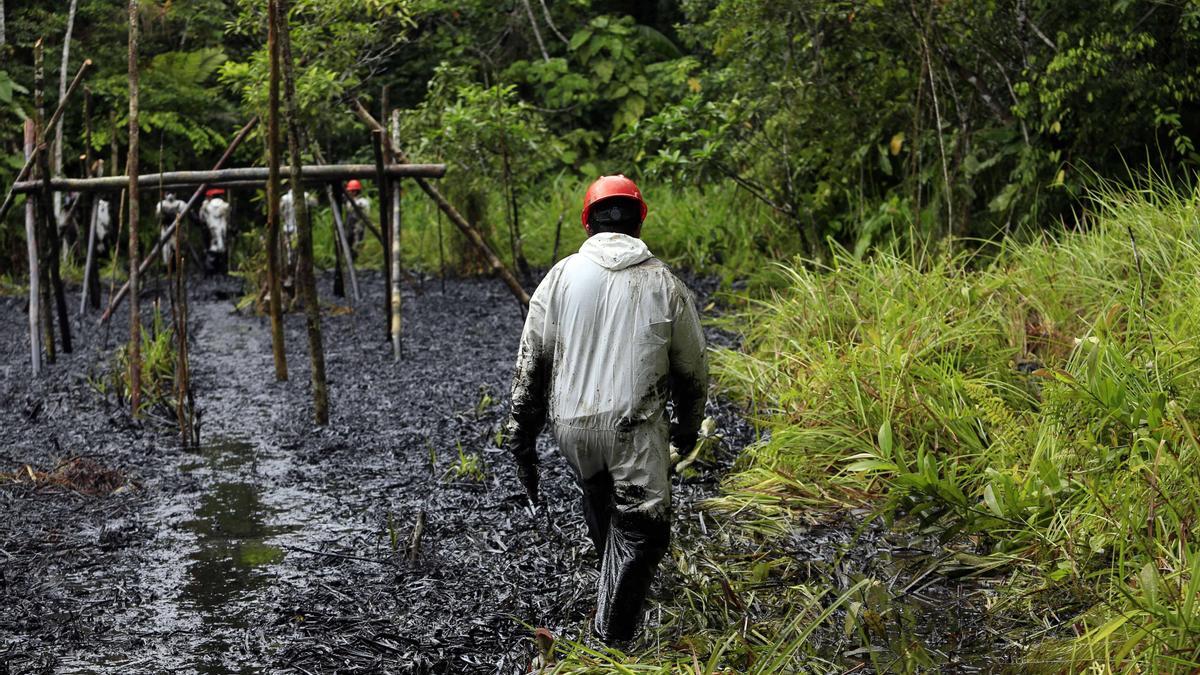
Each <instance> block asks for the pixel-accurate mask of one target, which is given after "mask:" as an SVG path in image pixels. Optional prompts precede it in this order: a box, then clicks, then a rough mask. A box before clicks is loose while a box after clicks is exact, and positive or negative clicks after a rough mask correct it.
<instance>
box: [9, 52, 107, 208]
mask: <svg viewBox="0 0 1200 675" xmlns="http://www.w3.org/2000/svg"><path fill="white" fill-rule="evenodd" d="M91 67H92V60H91V59H87V60H85V61H84V62H83V63H82V64H81V65H80V66H79V70H78V71H77V72H76V73H75V78H74V79H73V80H71V86H69V87H67V95H66V96H64V97H63V98H62V100H60V101H59V102H58V107H57V108H55V110H54V114H53V115H51V116H50V121H49V122H47V123H46V125H47V126H54V125H55V124H58V119H59V118H60V117H62V114H63V111H64V110H66V105H67V100H68V99H70V98H71V94H72V93H74V92H75V88H76V87H78V86H79V83H80V82H82V81H83V76H84V74H86V73H87V71H88V69H89V68H91ZM42 152H45V148H43V147H42V146H40V145H39V146H35V147H34V148H33V154H32V155H30V156H29V157H28V158H26V160H25V164H24V165H23V166H22V167H21V170H20V171H18V172H17V177H16V180H14V181H13V184H12V185H10V186H9V188H8V193H7V194H5V196H4V202H3V203H2V204H0V222H3V221H4V217H5V216H6V215H8V210H9V209H10V208H12V205H13V199H14V198H15V196H16V190H15V189H14V188H16V186H17V183H20V182H23V181H25V179H27V178H28V177H29V172H30V171H31V170H33V164H34V162H35V161H36V159H37V156H38V155H39V154H41V153H42ZM35 189H37V188H36V186H30V187H29V188H28V189H27V190H26V192H31V191H33V190H35Z"/></svg>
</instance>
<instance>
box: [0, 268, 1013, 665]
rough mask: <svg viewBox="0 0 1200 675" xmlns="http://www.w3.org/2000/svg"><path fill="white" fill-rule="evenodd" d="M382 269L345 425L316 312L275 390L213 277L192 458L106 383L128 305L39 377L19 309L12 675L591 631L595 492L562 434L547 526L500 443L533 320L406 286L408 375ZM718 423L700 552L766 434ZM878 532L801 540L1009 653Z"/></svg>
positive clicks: (313, 661) (203, 284) (8, 374)
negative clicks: (516, 366)
mask: <svg viewBox="0 0 1200 675" xmlns="http://www.w3.org/2000/svg"><path fill="white" fill-rule="evenodd" d="M365 276H366V278H365V279H364V280H363V288H364V291H368V294H367V295H366V296H365V297H364V298H363V300H362V302H361V303H360V305H359V307H358V311H356V312H353V313H349V312H346V311H344V305H345V304H346V301H345V300H343V299H331V298H330V294H329V286H328V279H325V280H324V281H323V286H322V289H321V290H322V297H323V298H325V299H326V302H328V303H329V304H328V305H327V306H326V307H325V312H324V318H323V326H324V331H325V345H326V361H327V371H328V374H329V384H330V392H331V410H332V414H331V422H330V424H329V425H328V426H326V427H324V428H318V427H315V426H314V425H313V424H312V423H311V421H310V419H311V412H310V411H311V408H310V401H309V395H308V392H309V386H308V381H309V371H308V356H307V346H306V333H305V330H304V323H303V316H302V314H301V313H300V312H296V313H293V314H290V315H288V317H287V328H286V337H287V345H288V365H289V367H290V376H291V378H290V381H288V382H283V383H279V382H275V380H274V374H273V366H272V359H271V345H270V332H269V325H268V323H267V321H266V320H265V318H263V317H257V316H253V315H251V314H249V313H245V312H244V313H235V312H234V311H233V309H234V303H235V301H236V300H237V299H238V297H239V296H240V294H241V284H240V282H239V281H237V280H236V279H230V278H221V279H207V280H203V281H199V280H198V281H196V282H195V283H194V285H193V289H192V294H191V295H192V300H191V303H192V306H191V311H192V322H191V332H192V354H191V355H192V361H191V363H192V369H193V377H194V386H195V393H196V403H197V407H198V408H199V410H200V412H201V415H202V416H201V440H202V444H201V446H200V447H199V448H186V449H185V448H181V447H180V444H179V442H178V440H177V438H176V437H175V436H174V435H173V433H172V432H171V428H170V427H169V425H168V424H167V423H168V422H169V420H167V419H166V418H165V417H163V419H161V420H157V421H156V420H155V419H150V420H148V421H143V422H139V423H134V422H132V421H131V420H130V417H129V416H128V414H126V413H125V412H124V410H123V408H122V407H121V406H120V405H119V404H118V403H117V402H116V399H115V396H114V395H113V394H112V393H111V392H109V393H107V394H102V393H101V392H100V391H99V390H98V386H97V384H96V383H97V382H103V381H104V380H105V373H106V372H107V371H108V369H109V368H110V364H111V361H112V350H113V349H114V347H115V346H116V345H117V344H120V343H122V342H123V341H124V340H125V336H126V331H127V325H128V319H127V315H125V314H123V313H119V314H118V316H117V317H116V318H115V319H114V322H113V326H112V328H111V334H109V335H107V336H106V334H105V331H104V330H102V329H97V328H96V327H95V326H94V317H93V318H90V319H89V320H88V321H86V324H85V325H83V326H80V327H79V329H78V330H77V331H76V334H75V338H76V343H77V347H76V351H75V353H74V354H70V355H59V362H58V363H57V364H55V365H52V366H49V367H48V368H47V371H48V373H47V374H46V375H44V376H43V377H42V378H40V379H36V380H35V379H32V378H31V377H30V376H29V366H28V359H29V356H28V346H27V342H26V338H25V331H26V326H27V324H26V323H25V314H24V302H23V300H22V299H21V298H12V297H9V298H0V674H5V673H8V672H14V673H15V672H72V673H74V672H86V673H127V672H166V671H170V672H195V673H225V672H235V673H236V672H299V673H317V672H333V671H337V672H392V673H410V672H411V673H475V672H478V673H494V672H500V673H513V672H525V670H526V667H527V665H528V663H529V661H530V658H531V656H532V654H533V651H534V648H533V644H532V640H531V639H530V636H531V632H532V627H534V626H547V627H549V628H551V629H552V630H554V631H557V632H561V633H563V634H566V635H571V636H579V635H581V634H582V633H583V632H584V626H585V625H586V623H587V619H588V615H589V612H590V611H591V608H592V604H593V600H594V598H593V594H594V590H593V587H594V584H595V580H596V576H597V573H596V571H595V570H596V566H597V565H596V555H595V553H594V552H593V551H592V550H591V546H590V544H588V543H587V538H586V536H585V534H584V532H585V530H584V526H583V522H582V518H581V516H580V514H579V508H578V498H579V491H578V489H577V488H576V487H575V486H574V485H573V484H572V481H571V480H570V477H569V475H568V472H567V469H566V466H565V464H564V462H563V461H562V460H561V459H559V458H558V457H557V456H556V454H555V449H554V447H553V445H552V443H551V441H550V439H549V438H547V435H546V434H543V439H542V443H541V445H540V446H539V452H540V455H541V457H542V479H543V480H542V490H543V496H544V498H545V503H546V505H547V506H546V508H545V509H544V510H542V511H539V512H532V511H530V510H529V508H528V507H527V506H526V505H525V500H524V498H523V497H522V493H521V491H520V488H519V486H518V483H517V481H516V479H515V473H514V471H513V467H512V465H511V462H509V461H508V458H507V457H506V456H505V455H504V453H502V452H501V451H500V450H498V449H497V448H496V446H495V440H494V439H495V434H496V432H497V430H498V429H499V426H500V424H501V423H502V421H503V418H504V415H505V412H506V399H507V388H508V380H509V378H510V376H511V372H512V363H513V359H514V357H515V352H516V346H517V340H518V338H519V335H520V329H521V321H522V315H521V312H520V309H519V307H518V305H517V304H516V302H515V301H514V300H513V299H512V298H511V296H510V295H508V293H507V291H506V290H505V289H504V287H503V286H501V285H500V284H498V283H496V282H494V281H489V280H456V281H447V283H446V285H445V291H444V293H443V292H442V291H441V290H440V285H439V284H438V282H437V281H426V282H425V283H424V284H418V283H413V284H410V285H408V286H407V287H406V289H405V292H404V358H403V359H402V360H401V361H400V362H399V363H395V362H393V360H392V357H391V349H390V344H388V343H387V342H386V341H385V340H384V326H385V324H384V322H383V313H382V295H381V286H382V284H381V283H380V279H379V277H378V276H377V275H370V274H368V275H365ZM694 285H695V286H697V289H696V290H698V291H699V293H700V294H701V295H702V296H703V295H707V292H708V291H711V287H708V288H705V284H703V283H696V284H694ZM151 289H153V284H151ZM152 296H153V290H152V291H151V292H150V293H147V296H146V297H145V299H144V301H143V306H144V307H146V309H145V310H144V313H149V312H150V311H151V310H150V307H151V303H152ZM71 301H72V302H73V303H74V302H77V300H76V298H75V296H73V295H72V296H71ZM702 304H707V303H702ZM72 306H77V305H74V304H73V305H72ZM164 311H166V310H165V309H164ZM709 337H710V341H712V342H717V343H727V342H728V337H727V336H725V335H722V334H719V333H718V332H716V331H710V336H709ZM709 412H710V414H713V415H714V416H715V417H716V418H717V421H718V426H719V429H720V431H721V433H722V434H723V435H724V437H725V439H726V443H725V447H724V450H723V453H722V456H721V461H720V462H719V466H718V467H709V468H708V469H707V470H705V471H704V472H702V474H701V475H700V476H699V477H698V478H694V479H691V480H688V481H682V480H681V479H679V478H676V479H675V483H676V485H675V513H674V519H675V535H676V541H677V542H680V543H681V544H686V543H687V542H689V541H690V542H692V544H691V545H693V546H699V545H701V544H697V543H696V542H699V541H702V539H701V538H700V536H699V532H700V528H702V527H704V526H703V519H702V518H700V517H699V515H698V513H699V512H698V503H699V501H700V500H701V499H703V498H704V497H707V496H711V495H713V494H714V493H715V491H716V485H717V481H718V479H719V478H720V473H721V471H722V469H723V468H727V467H728V466H729V464H730V462H731V461H732V459H733V458H734V456H735V455H736V453H737V452H738V451H739V450H740V449H741V448H742V447H743V446H744V445H745V444H746V443H747V442H749V440H750V439H751V438H752V432H751V430H750V428H749V426H748V425H747V423H746V422H745V421H744V420H742V419H741V418H740V417H739V416H738V415H737V414H736V411H735V410H734V407H733V406H732V405H730V404H728V403H725V402H710V404H709ZM472 458H478V460H479V466H478V469H481V470H482V473H483V476H484V477H483V479H482V480H481V481H480V480H477V479H475V478H474V477H473V475H472V474H473V473H474V472H473V471H472V469H473V466H472ZM710 518H711V516H710ZM708 522H709V527H711V526H712V524H713V521H712V520H709V521H708ZM418 524H420V526H418ZM859 525H860V523H859V522H857V521H856V520H855V519H853V518H851V517H844V518H838V519H833V520H829V521H828V522H825V523H824V524H821V525H818V526H815V527H811V528H808V529H803V528H799V527H798V529H797V531H796V534H795V537H794V541H792V542H790V547H791V548H790V549H789V550H794V552H795V555H796V557H797V559H799V560H802V561H803V562H804V564H805V566H806V568H808V569H811V570H812V574H813V575H814V577H818V578H817V579H816V580H817V581H820V580H821V579H825V578H827V579H828V583H830V584H831V585H832V586H834V587H835V588H844V587H846V586H847V585H849V584H850V583H851V578H852V577H859V576H860V575H863V574H869V575H873V576H877V577H880V578H890V579H891V582H892V584H893V585H895V586H896V589H897V593H898V594H899V595H903V596H906V598H907V599H906V600H904V602H905V603H907V604H904V605H903V606H902V607H901V609H902V610H903V612H901V613H900V616H901V617H902V618H901V621H900V623H898V624H897V625H898V626H899V629H900V630H901V635H899V637H900V638H901V639H904V640H913V639H918V640H921V641H923V642H924V643H925V644H927V645H928V647H929V649H930V651H931V652H932V653H933V654H934V656H935V658H936V659H937V660H938V662H939V663H940V664H941V665H942V666H943V667H949V668H951V669H955V670H963V671H968V672H969V671H972V670H975V668H973V667H972V665H971V664H973V663H974V664H978V663H987V661H986V659H983V660H981V657H980V653H979V651H978V650H979V649H980V646H981V645H982V646H983V648H985V649H986V648H988V647H989V645H988V641H989V640H990V638H986V639H983V640H982V641H981V640H980V638H979V637H978V636H979V635H981V634H982V632H983V631H982V629H981V622H982V620H983V619H982V616H983V615H982V613H981V611H980V609H979V607H978V606H977V605H978V602H975V601H971V600H970V599H968V598H967V597H966V595H967V594H966V591H964V590H963V589H959V588H957V587H955V586H954V585H953V584H952V583H946V582H944V581H943V580H942V579H940V578H938V577H937V576H936V575H935V576H930V575H929V571H928V570H929V569H932V567H929V566H927V565H926V561H927V560H928V559H930V558H931V556H932V555H933V554H934V553H935V551H934V550H933V548H936V547H931V550H929V551H925V552H921V551H917V553H918V554H920V555H919V557H917V558H916V560H915V562H907V561H906V560H907V557H908V556H911V555H912V553H911V552H912V551H913V550H915V549H913V548H911V547H909V546H907V544H906V542H904V541H901V542H900V543H899V544H897V538H896V537H894V536H893V535H892V533H889V532H887V531H885V530H883V529H882V528H881V527H879V526H878V525H874V526H871V527H868V528H865V529H863V530H862V531H860V530H859ZM416 529H419V530H421V532H422V533H421V535H420V537H419V541H418V543H417V544H416V545H415V546H413V544H412V539H413V533H414V530H416ZM414 549H415V550H414ZM906 551H907V553H906ZM730 553H735V552H733V551H731V552H730ZM664 567H666V566H665V565H664ZM670 585H671V584H670V579H668V580H666V581H664V582H661V583H659V584H657V585H656V587H655V589H654V590H653V591H652V595H657V596H658V597H661V596H662V594H664V593H669V592H670ZM968 590H971V592H975V591H977V590H978V589H977V588H976V589H968ZM901 591H902V592H901ZM651 604H653V603H651ZM649 616H650V617H651V620H653V617H654V612H653V611H651V612H650V613H649ZM830 640H831V641H830V642H829V653H830V656H831V657H833V658H838V657H839V655H840V656H841V657H843V658H844V660H845V662H846V663H847V664H848V665H852V664H854V663H859V667H860V668H865V669H866V670H871V669H872V667H871V665H870V663H868V662H867V661H866V660H865V659H866V658H867V656H869V654H867V652H864V651H863V650H861V649H860V650H853V649H852V648H853V647H855V646H856V644H855V643H853V642H852V641H849V642H848V641H847V640H846V638H845V637H844V636H843V635H842V632H841V630H840V628H839V629H838V630H836V631H833V633H831V637H830ZM856 652H857V653H858V655H857V656H856V655H855V654H856ZM864 654H866V655H865V656H864Z"/></svg>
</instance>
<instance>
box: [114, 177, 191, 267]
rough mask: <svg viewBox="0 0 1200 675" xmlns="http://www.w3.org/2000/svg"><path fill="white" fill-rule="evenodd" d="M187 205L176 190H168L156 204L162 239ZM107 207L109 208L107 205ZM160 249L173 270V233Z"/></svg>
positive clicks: (164, 262)
mask: <svg viewBox="0 0 1200 675" xmlns="http://www.w3.org/2000/svg"><path fill="white" fill-rule="evenodd" d="M186 206H187V202H184V201H183V200H181V199H177V198H176V197H175V193H174V192H168V193H167V194H166V196H164V197H163V198H162V200H161V201H159V202H158V204H156V205H155V206H154V215H155V216H157V217H158V236H159V238H160V239H161V238H162V237H164V236H166V234H167V229H168V228H169V227H171V224H172V223H174V222H175V219H176V218H177V217H178V216H179V214H181V213H183V210H184V208H185V207H186ZM105 208H106V210H107V207H105ZM181 224H182V223H181ZM180 234H182V233H180ZM160 250H161V251H162V261H163V266H165V267H166V268H167V269H168V270H171V271H173V270H174V269H175V237H174V236H173V235H172V236H171V237H168V238H167V239H166V240H165V241H163V245H162V248H161V249H160Z"/></svg>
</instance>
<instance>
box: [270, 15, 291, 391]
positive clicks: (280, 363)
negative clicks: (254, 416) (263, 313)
mask: <svg viewBox="0 0 1200 675" xmlns="http://www.w3.org/2000/svg"><path fill="white" fill-rule="evenodd" d="M278 13H279V7H278V6H277V2H276V0H270V2H269V4H268V15H269V17H268V20H267V23H268V26H267V51H268V52H269V53H270V58H271V75H270V84H269V85H268V97H269V102H268V108H267V171H268V174H267V293H268V303H267V304H268V311H269V312H270V314H271V353H272V355H273V356H274V359H275V381H277V382H284V381H286V380H287V379H288V367H287V350H286V348H285V345H284V342H283V285H282V283H281V281H280V277H279V198H280V196H281V195H280V194H279V190H280V186H279V35H278V34H277V25H278V19H277V18H276V15H277V14H278Z"/></svg>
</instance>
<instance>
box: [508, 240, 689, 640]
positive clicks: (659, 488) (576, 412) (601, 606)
mask: <svg viewBox="0 0 1200 675" xmlns="http://www.w3.org/2000/svg"><path fill="white" fill-rule="evenodd" d="M707 389H708V370H707V364H706V357H705V342H704V333H703V332H702V330H701V328H700V320H699V316H698V314H697V312H696V307H695V304H694V302H693V300H692V296H691V293H689V292H688V290H687V287H686V286H684V284H683V282H681V281H680V280H679V279H678V278H676V277H675V275H674V274H672V273H671V271H670V269H668V268H667V266H666V265H664V264H663V263H662V262H661V261H659V260H658V259H657V258H655V257H653V255H652V254H651V253H650V250H649V249H648V248H647V247H646V244H645V243H644V242H642V240H640V239H637V238H634V237H630V236H627V235H624V234H618V233H612V232H605V233H599V234H595V235H593V236H592V237H590V238H589V239H588V240H587V241H586V242H585V243H584V244H583V246H582V247H581V248H580V249H579V253H577V254H575V255H572V256H569V257H567V258H566V259H564V260H563V261H561V262H559V263H558V264H557V265H555V266H554V268H553V269H551V270H550V272H549V273H548V274H547V275H546V278H545V279H543V280H542V283H541V284H540V285H539V286H538V288H537V290H536V291H535V292H534V294H533V297H532V298H531V300H530V303H529V315H528V317H527V318H526V321H525V330H524V332H523V334H522V336H521V346H520V350H519V352H518V356H517V371H516V374H515V375H514V377H513V387H512V419H511V421H510V423H509V436H510V439H509V442H510V444H511V445H510V446H509V447H510V449H511V450H512V452H513V454H514V456H515V457H516V459H517V461H518V462H526V463H529V462H535V461H536V454H534V442H535V440H536V438H537V435H538V432H539V431H540V430H541V428H542V426H543V424H544V421H545V419H546V417H547V416H548V417H549V419H550V421H551V423H552V424H553V428H554V434H555V436H556V438H557V440H558V443H559V447H560V450H561V451H562V453H563V455H564V456H565V457H566V459H567V461H568V463H569V464H570V465H571V468H572V470H573V471H574V473H575V476H576V478H577V479H578V481H579V483H580V486H581V487H582V488H583V491H584V518H585V520H586V521H587V525H588V530H589V535H590V537H591V538H592V541H593V543H594V544H595V545H596V547H597V550H598V551H599V552H601V554H602V556H603V562H602V565H601V575H600V589H599V592H598V606H597V611H596V630H597V632H598V633H599V634H600V635H602V636H606V637H613V638H617V639H627V638H628V637H629V636H632V632H633V630H634V628H635V626H636V622H637V616H636V615H637V614H638V613H639V612H640V609H641V606H642V602H643V601H644V598H645V594H646V591H647V589H648V587H649V584H650V580H651V578H652V577H653V575H654V571H655V569H656V568H657V565H658V562H659V560H660V559H661V558H662V555H663V554H664V553H665V552H666V549H667V546H668V544H669V540H670V521H669V519H668V517H669V513H670V505H671V483H670V476H669V472H670V455H669V446H668V436H670V437H671V439H672V440H674V441H675V442H676V445H678V446H679V447H680V448H682V449H684V450H685V451H686V450H690V449H691V448H692V447H693V446H694V444H695V442H696V437H697V434H698V430H699V428H700V422H701V420H702V419H703V417H704V405H705V401H706V396H707ZM668 397H670V399H671V400H672V401H673V404H674V412H675V416H676V418H677V420H676V423H675V424H674V425H671V424H670V421H669V420H668V418H667V400H668Z"/></svg>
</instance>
